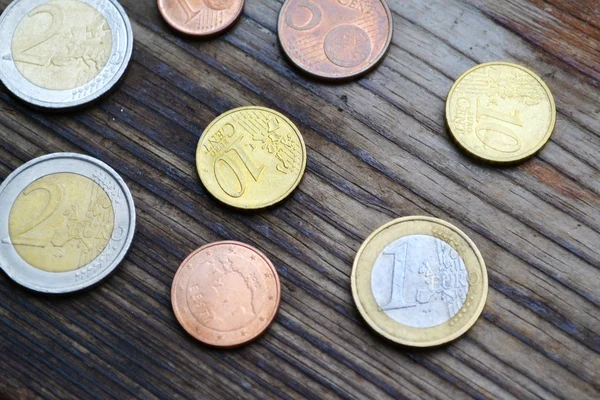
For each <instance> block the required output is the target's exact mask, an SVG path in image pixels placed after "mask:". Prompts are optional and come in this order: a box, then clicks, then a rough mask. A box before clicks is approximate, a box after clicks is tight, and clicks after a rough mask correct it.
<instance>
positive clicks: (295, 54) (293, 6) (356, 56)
mask: <svg viewBox="0 0 600 400" xmlns="http://www.w3.org/2000/svg"><path fill="white" fill-rule="evenodd" d="M392 30H393V25H392V16H391V13H390V9H389V7H388V6H387V3H386V2H385V0H287V1H286V2H285V4H284V5H283V8H282V9H281V13H280V14H279V28H278V31H279V40H280V42H281V46H282V47H283V50H284V51H285V53H286V54H287V56H288V58H289V59H290V60H291V61H292V62H293V63H294V64H295V65H296V66H297V67H298V68H300V69H302V70H303V71H305V72H307V73H309V74H311V75H314V76H317V77H320V78H324V79H332V80H335V79H349V78H353V77H356V76H360V75H363V74H365V73H367V72H369V71H370V70H371V69H372V68H373V67H375V66H376V65H377V64H378V63H379V61H381V59H382V58H383V56H384V55H385V52H386V51H387V49H388V47H389V46H390V42H391V40H392Z"/></svg>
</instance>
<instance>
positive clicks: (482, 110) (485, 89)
mask: <svg viewBox="0 0 600 400" xmlns="http://www.w3.org/2000/svg"><path fill="white" fill-rule="evenodd" d="M446 120H447V123H448V127H449V129H450V133H451V134H452V137H453V138H454V140H455V141H456V143H458V144H459V146H460V147H461V148H463V149H464V150H465V151H466V152H467V153H468V154H470V155H472V156H474V157H476V158H478V159H481V160H484V161H488V162H492V163H499V164H511V163H517V162H519V161H523V160H525V159H527V158H529V157H531V156H533V155H535V154H536V153H537V152H538V151H540V150H541V149H542V147H544V145H545V144H546V143H547V142H548V140H549V139H550V137H551V136H552V132H553V131H554V127H555V125H556V105H555V103H554V98H553V97H552V93H551V92H550V89H549V88H548V86H546V84H545V83H544V82H543V81H542V79H541V78H540V77H539V76H537V75H536V74H535V73H533V72H532V71H530V70H528V69H527V68H524V67H521V66H519V65H515V64H509V63H503V62H493V63H487V64H481V65H478V66H476V67H474V68H472V69H470V70H469V71H467V72H465V73H464V74H463V75H462V76H461V77H460V78H458V80H457V81H456V83H455V84H454V86H452V89H451V90H450V94H449V95H448V100H447V103H446Z"/></svg>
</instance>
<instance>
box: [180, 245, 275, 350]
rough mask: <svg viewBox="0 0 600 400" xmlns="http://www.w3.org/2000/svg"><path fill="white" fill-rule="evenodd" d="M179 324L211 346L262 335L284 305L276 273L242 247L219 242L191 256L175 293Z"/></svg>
mask: <svg viewBox="0 0 600 400" xmlns="http://www.w3.org/2000/svg"><path fill="white" fill-rule="evenodd" d="M171 301H172V303H173V310H174V311H175V315H176V317H177V320H178V321H179V323H180V324H181V325H182V326H183V328H184V329H185V330H186V331H187V332H188V333H189V334H190V335H192V336H193V337H195V338H196V339H198V340H199V341H201V342H203V343H206V344H208V345H212V346H217V347H236V346H241V345H243V344H246V343H248V342H250V341H252V340H254V339H256V338H257V337H258V336H260V335H261V334H262V333H263V332H264V331H265V330H266V329H267V328H268V327H269V325H270V324H271V322H273V320H274V319H275V315H276V314H277V310H278V309H279V303H280V301H281V286H280V283H279V275H278V274H277V270H275V267H273V264H272V263H271V261H269V259H268V258H267V257H266V256H265V255H264V254H262V253H261V252H260V251H258V250H256V249H254V248H253V247H251V246H248V245H246V244H243V243H238V242H217V243H213V244H209V245H206V246H204V247H202V248H200V249H198V250H196V251H195V252H193V253H192V254H191V255H190V256H189V257H188V258H187V259H186V260H185V261H184V262H183V264H181V267H180V268H179V270H178V271H177V274H176V275H175V279H174V281H173V287H172V290H171Z"/></svg>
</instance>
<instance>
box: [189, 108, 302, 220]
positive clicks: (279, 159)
mask: <svg viewBox="0 0 600 400" xmlns="http://www.w3.org/2000/svg"><path fill="white" fill-rule="evenodd" d="M196 164H197V168H198V173H199V174H200V179H201V180H202V183H203V184H204V186H205V187H206V188H207V190H208V191H209V192H210V193H211V194H212V195H213V196H214V197H216V198H217V199H218V200H220V201H222V202H223V203H225V204H228V205H230V206H233V207H237V208H242V209H260V208H265V207H269V206H272V205H274V204H276V203H278V202H280V201H282V200H283V199H285V198H286V197H287V196H288V195H289V194H290V193H292V191H293V190H294V189H295V188H296V187H297V186H298V185H299V184H300V181H301V179H302V176H303V174H304V170H305V169H306V146H305V145H304V140H303V139H302V135H301V134H300V131H299V130H298V128H296V126H295V125H294V124H293V123H292V122H291V121H290V120H289V119H287V118H286V117H285V116H283V115H282V114H280V113H278V112H276V111H273V110H270V109H268V108H263V107H242V108H238V109H235V110H232V111H229V112H227V113H225V114H223V115H221V116H220V117H218V118H217V119H215V120H214V121H213V122H212V123H211V124H210V125H209V126H208V128H206V130H205V131H204V133H203V134H202V137H201V138H200V142H199V143H198V149H197V152H196Z"/></svg>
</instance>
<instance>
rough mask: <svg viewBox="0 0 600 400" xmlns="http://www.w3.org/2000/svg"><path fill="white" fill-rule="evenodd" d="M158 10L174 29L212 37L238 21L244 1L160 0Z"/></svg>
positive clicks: (189, 33) (188, 33)
mask: <svg viewBox="0 0 600 400" xmlns="http://www.w3.org/2000/svg"><path fill="white" fill-rule="evenodd" d="M158 9H159V10H160V13H161V14H162V16H163V18H164V19H165V21H167V23H168V24H169V25H171V27H172V28H173V29H176V30H178V31H179V32H182V33H185V34H187V35H193V36H211V35H216V34H218V33H220V32H222V31H224V30H226V29H227V28H229V27H230V26H231V25H232V24H233V23H234V22H235V21H237V20H238V18H239V17H240V15H241V13H242V10H243V9H244V0H158Z"/></svg>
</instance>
